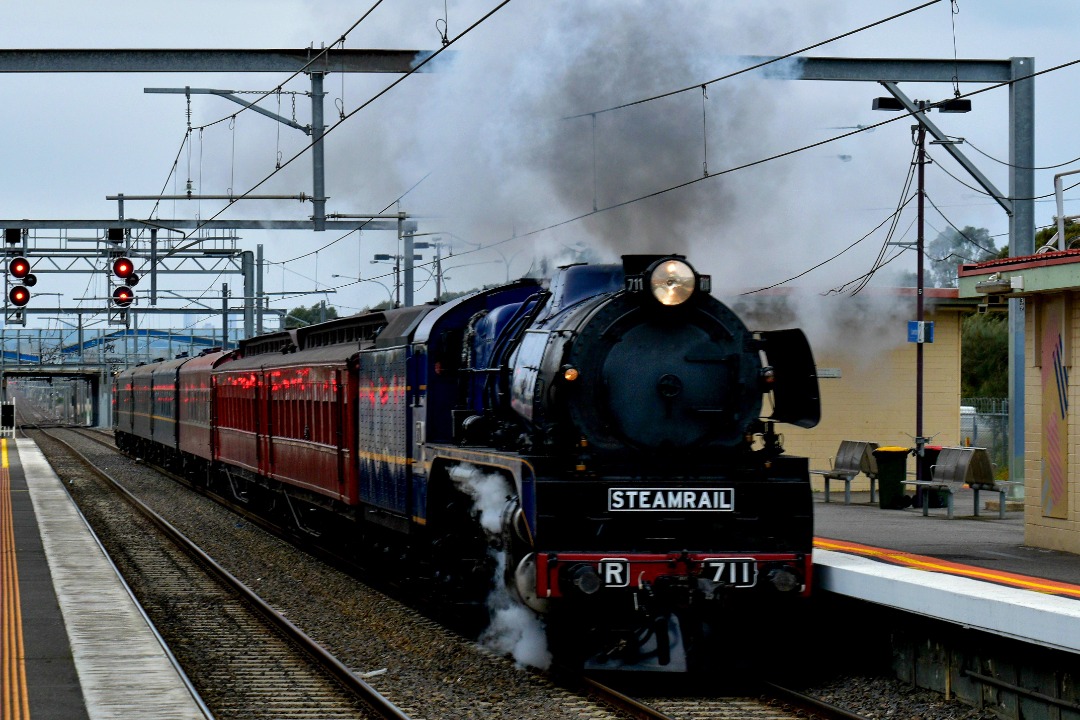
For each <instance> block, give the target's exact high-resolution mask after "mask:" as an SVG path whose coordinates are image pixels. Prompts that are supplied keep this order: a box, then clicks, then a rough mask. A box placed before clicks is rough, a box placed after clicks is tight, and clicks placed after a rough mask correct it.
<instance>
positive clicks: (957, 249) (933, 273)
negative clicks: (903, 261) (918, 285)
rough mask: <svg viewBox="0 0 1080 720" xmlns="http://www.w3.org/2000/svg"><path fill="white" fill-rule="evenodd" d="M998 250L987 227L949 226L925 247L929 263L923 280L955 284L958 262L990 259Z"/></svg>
mask: <svg viewBox="0 0 1080 720" xmlns="http://www.w3.org/2000/svg"><path fill="white" fill-rule="evenodd" d="M997 254H998V249H997V247H995V245H994V239H993V238H992V237H990V231H989V230H987V229H986V228H974V227H971V226H970V225H968V226H965V227H964V229H963V230H959V231H958V230H957V229H956V228H953V227H948V228H946V229H945V230H943V231H942V232H939V233H938V236H937V237H936V238H934V239H933V240H931V241H930V244H929V245H928V246H927V248H926V259H927V260H928V261H929V267H928V268H927V273H926V277H925V278H924V279H923V282H924V283H925V284H926V285H927V286H929V287H956V285H957V276H956V267H957V265H961V264H963V263H975V262H983V261H985V260H992V259H994V258H995V257H997Z"/></svg>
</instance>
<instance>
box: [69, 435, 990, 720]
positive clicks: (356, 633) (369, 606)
mask: <svg viewBox="0 0 1080 720" xmlns="http://www.w3.org/2000/svg"><path fill="white" fill-rule="evenodd" d="M73 442H74V443H75V444H76V446H77V447H79V448H80V449H81V450H82V451H83V452H84V453H85V454H87V456H88V457H92V458H93V459H95V461H100V464H101V466H102V468H103V469H104V470H105V471H106V472H108V473H110V474H111V475H113V477H116V478H117V479H118V480H121V481H122V482H124V483H125V485H127V486H128V487H129V488H130V489H131V490H132V491H133V492H136V494H137V495H139V496H140V498H141V499H143V501H144V502H146V503H147V504H148V505H150V506H151V507H152V508H154V509H155V510H156V511H158V512H159V513H161V514H162V515H164V516H165V517H166V518H168V519H169V521H170V522H171V523H173V524H174V525H175V526H176V527H177V528H178V529H180V531H181V532H183V533H185V534H186V535H188V536H189V537H191V538H192V539H194V540H196V542H198V543H199V544H200V545H201V546H202V547H203V548H204V549H205V550H206V551H207V552H208V553H209V554H210V555H211V556H213V557H214V558H215V559H216V560H218V562H220V563H221V564H222V565H223V566H225V567H226V568H227V569H229V571H230V572H232V573H233V574H234V575H236V576H237V577H238V578H240V580H242V581H243V582H244V583H246V584H247V585H248V586H249V587H251V588H253V589H254V590H256V591H257V592H258V593H259V594H260V595H261V596H263V597H264V598H265V599H266V600H267V601H268V602H269V603H270V604H271V605H273V606H274V607H276V608H277V609H278V610H279V611H280V612H282V613H283V614H284V615H285V616H286V617H288V618H289V619H290V620H291V621H292V622H294V623H295V624H297V625H298V626H299V627H301V628H302V629H303V630H304V631H305V632H307V633H308V634H309V635H310V636H312V637H313V638H314V639H315V640H316V641H317V642H319V643H320V644H322V645H323V646H325V647H326V648H327V649H329V650H330V651H331V652H332V653H334V654H335V655H336V656H337V657H338V658H339V659H340V660H341V661H342V662H344V663H345V664H346V665H347V666H349V667H350V668H352V669H353V670H354V671H355V672H357V673H367V672H371V671H380V670H384V669H385V672H384V673H382V674H378V675H375V676H373V677H371V678H370V679H369V680H368V682H370V683H371V684H372V685H373V686H374V687H375V688H376V689H378V690H379V691H380V692H382V693H383V694H384V695H386V696H387V697H388V698H390V699H391V700H392V701H393V702H395V703H396V704H397V705H398V706H399V707H401V708H402V710H404V711H405V712H406V713H408V714H409V715H411V716H413V717H414V718H416V719H417V720H420V719H421V718H431V719H432V720H435V719H440V720H441V719H443V718H445V719H448V720H449V719H453V718H517V719H521V720H527V719H528V718H545V719H546V720H561V719H563V718H569V719H577V718H589V719H591V720H598V719H601V718H617V717H620V716H619V715H618V714H617V713H614V712H612V711H609V710H607V709H606V708H605V707H603V706H600V705H598V704H596V703H593V702H591V701H589V700H586V699H583V698H581V697H580V696H577V695H574V694H572V693H569V692H567V691H565V690H563V689H561V688H558V687H556V686H554V685H553V684H551V683H550V682H549V681H548V680H547V679H546V678H545V677H543V676H542V675H540V674H538V673H535V672H532V671H530V670H527V669H523V668H520V667H518V666H516V665H515V664H514V662H513V661H512V660H510V659H507V658H503V657H499V656H496V655H494V654H492V653H490V652H487V651H485V650H483V649H482V648H479V647H477V646H476V645H475V644H473V643H471V642H469V641H467V640H465V639H462V638H460V637H459V636H457V635H456V634H454V633H453V632H451V631H449V630H447V629H445V628H443V627H441V626H439V625H438V624H436V623H434V622H432V621H431V620H429V619H427V618H425V617H424V616H422V615H420V614H419V613H417V612H415V611H412V610H410V609H408V608H406V607H404V606H402V605H401V603H399V602H397V601H396V600H394V599H392V598H389V597H387V596H386V595H385V594H383V593H381V592H379V591H376V590H373V589H371V588H369V587H367V586H366V585H364V584H363V583H361V582H360V581H359V580H357V579H355V578H353V577H350V576H349V575H347V574H345V573H343V572H340V571H338V570H335V569H333V568H330V567H328V566H327V565H326V564H324V563H322V562H320V561H318V560H316V559H313V558H312V557H311V556H310V555H308V554H307V553H305V552H303V551H300V550H298V549H296V548H295V547H293V546H292V545H291V544H289V543H288V542H286V541H284V540H281V539H279V538H275V537H273V536H271V535H269V534H267V533H266V532H264V531H263V530H262V529H260V528H258V527H256V526H254V525H252V524H250V523H248V522H247V521H246V520H243V519H241V518H239V517H238V516H236V515H235V514H233V513H232V512H231V511H229V510H227V509H225V508H222V507H221V506H219V505H218V504H217V503H215V502H213V501H212V500H209V499H207V498H205V497H202V496H200V495H197V494H196V493H193V492H192V491H190V490H189V489H187V488H185V487H182V486H180V485H179V484H177V483H175V482H174V481H172V480H169V479H166V478H163V477H162V476H161V475H160V474H158V473H157V472H155V471H153V470H152V469H150V468H147V467H146V466H144V465H141V464H138V463H136V462H134V461H132V460H130V459H129V458H126V457H123V456H120V455H116V454H112V453H110V451H109V450H108V449H107V448H104V447H101V446H100V445H97V444H96V443H94V442H93V441H91V440H88V439H78V438H76V439H75V440H73ZM72 490H73V494H74V495H75V496H76V497H77V495H78V488H77V483H76V487H74V488H72ZM703 689H704V688H703ZM803 691H804V692H806V693H807V694H810V695H813V696H815V697H819V698H821V699H822V700H824V701H826V702H828V703H831V704H833V705H836V706H838V707H842V708H844V709H847V710H849V711H851V712H855V713H858V714H861V715H864V716H865V717H867V718H870V719H872V720H876V719H882V720H884V719H887V720H990V719H991V718H994V717H995V716H994V715H993V714H991V713H989V712H986V711H979V710H976V709H973V708H971V707H969V706H966V705H963V704H961V703H959V702H957V701H945V700H944V699H943V698H942V697H941V696H940V695H938V694H936V693H931V692H928V691H924V690H917V689H912V688H911V687H910V686H908V685H907V684H905V683H901V682H899V681H896V680H893V679H889V678H880V677H843V678H838V679H836V680H833V681H831V682H828V683H822V684H819V685H817V686H815V687H811V688H806V689H804V690H803Z"/></svg>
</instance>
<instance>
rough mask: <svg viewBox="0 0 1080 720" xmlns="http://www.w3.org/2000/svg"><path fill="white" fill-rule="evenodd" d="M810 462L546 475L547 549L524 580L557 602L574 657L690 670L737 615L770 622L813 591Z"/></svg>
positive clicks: (558, 621)
mask: <svg viewBox="0 0 1080 720" xmlns="http://www.w3.org/2000/svg"><path fill="white" fill-rule="evenodd" d="M785 461H786V462H785ZM804 465H805V460H804V459H802V458H784V457H782V458H777V459H776V462H775V463H774V470H776V469H778V468H776V467H775V466H780V468H784V469H787V470H791V471H793V472H791V473H783V472H780V473H775V474H772V475H770V476H769V477H757V478H751V477H741V478H727V479H721V478H715V477H708V476H706V477H702V478H699V479H696V480H693V481H689V480H687V481H682V482H673V481H671V480H667V481H660V480H656V481H650V480H647V479H645V480H643V479H641V478H634V479H633V480H630V479H628V478H624V479H621V478H605V479H603V480H595V479H580V480H561V481H559V480H550V481H540V482H539V483H538V486H537V495H536V498H537V508H539V509H540V512H539V513H538V514H537V515H536V525H535V527H536V537H535V545H534V547H535V548H536V551H535V552H533V553H530V554H529V555H528V556H526V557H524V558H522V559H521V561H520V562H519V563H518V564H517V577H516V582H515V584H516V586H517V588H518V590H519V593H520V594H521V595H522V598H523V599H524V600H525V601H526V602H527V603H528V604H530V605H531V606H532V607H534V608H535V609H537V610H542V611H546V612H548V614H549V628H551V629H552V630H553V637H552V641H553V644H554V646H555V647H553V649H554V650H556V652H557V654H559V655H561V656H562V657H563V659H567V658H568V657H570V658H571V659H572V660H573V661H575V662H576V661H578V660H580V661H582V662H584V664H585V666H586V667H588V668H591V669H597V668H599V669H613V670H614V669H618V670H627V669H642V670H654V671H657V670H659V671H674V672H681V671H685V670H686V669H687V664H688V662H689V661H688V657H692V656H693V654H694V652H695V651H696V650H698V649H701V648H702V647H703V646H705V645H706V644H708V642H709V641H708V638H709V637H710V636H712V635H713V634H715V633H716V632H718V631H720V632H724V630H720V629H721V628H728V627H730V625H731V622H732V618H736V617H737V618H739V620H738V623H739V624H740V625H747V624H753V623H756V622H759V621H761V622H765V621H768V620H769V619H770V616H771V615H772V613H773V612H774V611H775V609H777V608H781V609H782V608H784V607H791V606H792V601H794V600H796V599H797V598H805V597H807V596H808V595H809V594H810V589H811V587H810V586H811V571H812V558H811V548H812V535H813V520H812V506H811V496H810V487H809V482H808V481H807V480H806V479H805V478H806V475H805V474H802V473H800V472H799V468H800V467H801V466H804ZM785 466H786V467H785Z"/></svg>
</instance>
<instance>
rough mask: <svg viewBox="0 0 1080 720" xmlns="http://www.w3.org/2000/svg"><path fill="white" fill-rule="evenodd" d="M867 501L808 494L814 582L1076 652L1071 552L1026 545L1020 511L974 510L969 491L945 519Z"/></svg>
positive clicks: (1077, 611)
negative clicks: (976, 512) (1002, 515)
mask: <svg viewBox="0 0 1080 720" xmlns="http://www.w3.org/2000/svg"><path fill="white" fill-rule="evenodd" d="M833 497H834V498H835V497H836V496H835V495H834V496H833ZM994 497H995V498H996V495H995V496H994ZM986 498H987V494H986V493H983V494H982V497H981V499H982V500H984V501H985V500H986ZM869 499H870V494H869V493H868V492H867V493H852V502H851V504H850V505H845V504H844V503H843V502H839V503H838V502H835V501H834V502H831V503H825V502H824V498H823V496H821V495H820V494H816V495H815V503H814V536H815V541H814V566H815V568H814V577H815V583H816V585H817V588H818V589H819V590H826V591H829V592H836V593H840V594H843V595H848V596H851V597H855V598H857V599H860V600H866V601H869V602H874V603H878V604H881V605H886V606H889V607H894V608H897V609H900V610H904V611H907V612H914V613H918V614H921V615H926V616H928V617H935V618H939V619H942V620H946V621H951V622H955V623H957V624H960V625H963V626H965V627H972V628H977V629H981V630H985V631H987V632H991V633H994V634H997V635H1003V636H1006V637H1012V638H1015V639H1019V640H1022V641H1024V642H1029V643H1035V644H1038V645H1043V646H1046V647H1050V648H1055V649H1059V650H1065V651H1068V652H1073V653H1080V555H1074V554H1072V553H1065V552H1056V551H1052V550H1044V549H1040V548H1033V547H1028V546H1025V545H1024V524H1023V512H1022V511H1020V510H1014V511H1009V512H1007V513H1006V517H1005V518H1004V519H999V518H998V515H997V511H996V510H994V511H992V512H988V511H986V509H985V508H984V509H983V510H982V511H981V514H980V515H979V516H978V517H975V516H974V492H972V491H960V492H958V493H957V494H956V496H955V501H954V502H955V517H954V518H952V519H949V518H948V517H947V516H946V509H945V508H941V509H931V510H930V511H929V515H928V516H926V517H924V516H923V514H922V508H921V507H913V508H906V509H903V510H885V509H881V508H879V507H878V506H877V505H876V504H873V505H871V504H870V502H869Z"/></svg>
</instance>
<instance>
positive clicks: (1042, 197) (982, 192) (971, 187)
mask: <svg viewBox="0 0 1080 720" xmlns="http://www.w3.org/2000/svg"><path fill="white" fill-rule="evenodd" d="M926 156H927V157H928V158H930V153H927V154H926ZM930 159H931V161H932V164H933V165H934V167H936V168H937V169H938V170H940V171H941V172H943V173H945V174H946V175H948V176H949V177H951V178H952V179H953V180H955V181H956V182H958V183H960V184H961V185H963V186H964V187H966V188H967V189H968V190H972V191H974V192H977V193H979V194H980V195H985V196H986V197H994V194H993V193H988V192H986V191H985V190H983V189H982V188H977V187H975V186H974V185H971V184H969V183H966V182H964V181H963V180H961V179H960V178H958V177H956V175H953V174H952V173H951V172H949V171H948V170H946V169H945V167H944V166H943V165H942V164H941V163H940V162H936V161H934V160H933V158H930ZM1021 169H1023V168H1021ZM1078 185H1080V182H1076V183H1073V184H1072V185H1069V186H1068V187H1066V188H1065V189H1066V190H1072V189H1073V188H1074V187H1076V186H1078ZM1004 197H1007V199H1009V200H1013V201H1016V200H1045V199H1047V198H1052V197H1054V193H1046V194H1044V195H1032V196H1031V197H1008V196H1004Z"/></svg>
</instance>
